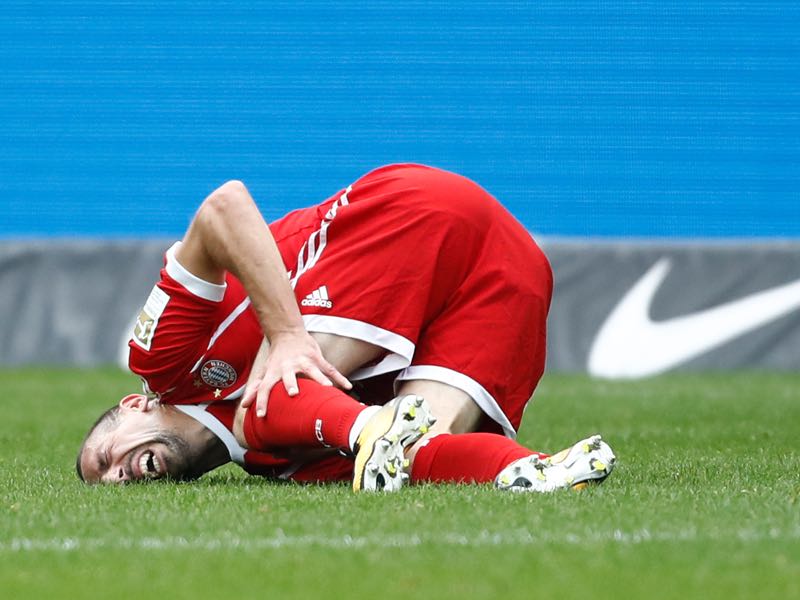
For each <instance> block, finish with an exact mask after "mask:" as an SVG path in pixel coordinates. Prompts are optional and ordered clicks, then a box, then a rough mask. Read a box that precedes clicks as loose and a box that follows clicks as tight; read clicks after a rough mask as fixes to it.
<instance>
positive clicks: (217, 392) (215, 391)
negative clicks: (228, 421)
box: [214, 388, 222, 398]
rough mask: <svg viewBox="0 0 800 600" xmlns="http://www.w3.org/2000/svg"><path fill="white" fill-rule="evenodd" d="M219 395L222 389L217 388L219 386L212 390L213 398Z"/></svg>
mask: <svg viewBox="0 0 800 600" xmlns="http://www.w3.org/2000/svg"><path fill="white" fill-rule="evenodd" d="M220 396H222V390H221V389H219V388H217V389H215V390H214V398H219V397H220Z"/></svg>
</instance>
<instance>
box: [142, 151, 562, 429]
mask: <svg viewBox="0 0 800 600" xmlns="http://www.w3.org/2000/svg"><path fill="white" fill-rule="evenodd" d="M270 230H271V232H272V235H273V236H274V238H275V241H276V243H277V245H278V249H279V250H280V253H281V257H282V259H283V261H284V264H285V266H286V269H287V275H288V277H289V279H290V281H291V283H292V287H293V289H294V292H295V296H296V299H297V302H298V305H299V307H300V312H301V314H302V316H303V321H304V324H305V326H306V329H307V330H308V331H309V332H312V333H313V332H324V333H332V334H337V335H342V336H346V337H351V338H356V339H360V340H363V341H366V342H369V343H371V344H373V345H376V346H379V347H381V348H383V349H384V350H385V354H384V355H383V357H382V358H381V359H380V360H378V361H377V362H376V363H374V364H370V365H365V366H364V367H363V368H361V369H359V370H357V371H356V372H355V373H351V374H349V378H350V379H351V380H353V381H358V380H363V379H371V378H375V377H377V376H378V375H382V374H387V373H393V374H395V375H393V377H394V380H395V384H397V383H399V382H402V381H408V380H413V379H427V380H434V381H441V382H444V383H447V384H449V385H452V386H454V387H457V388H459V389H461V390H463V391H465V392H466V393H468V394H469V395H470V396H471V397H472V398H473V399H474V400H475V402H476V403H477V404H478V405H479V406H480V407H481V409H482V410H483V412H484V413H485V415H486V417H487V418H486V419H485V423H484V426H483V429H484V430H486V431H503V432H504V433H506V435H509V436H514V435H515V432H516V429H517V427H518V426H519V423H520V420H521V418H522V414H523V410H524V408H525V405H526V404H527V402H528V400H529V399H530V397H531V395H532V393H533V390H534V388H535V387H536V384H537V382H538V381H539V378H540V377H541V375H542V373H543V370H544V361H545V339H546V318H547V311H548V309H549V304H550V297H551V294H552V275H551V272H550V267H549V264H548V262H547V259H546V258H545V256H544V254H543V253H542V252H541V250H540V249H539V248H538V247H537V246H536V244H535V243H534V241H533V239H532V238H531V236H530V234H529V233H528V232H527V231H526V230H525V229H524V228H523V227H522V225H520V224H519V223H518V222H517V221H516V220H515V219H514V218H513V217H512V216H511V214H510V213H508V211H506V210H505V209H504V208H503V207H502V206H501V205H500V204H499V203H498V202H497V201H496V200H495V199H494V198H492V197H491V196H490V195H489V194H488V193H487V192H486V191H485V190H483V189H482V188H480V187H479V186H478V185H476V184H475V183H473V182H472V181H470V180H468V179H466V178H464V177H461V176H459V175H456V174H453V173H449V172H446V171H442V170H439V169H434V168H430V167H425V166H421V165H391V166H387V167H383V168H380V169H377V170H375V171H372V172H371V173H368V174H367V175H365V176H364V177H362V178H361V179H359V180H358V181H356V182H355V183H354V184H352V185H351V186H348V187H347V188H346V189H344V190H341V191H339V192H337V193H336V194H334V195H333V196H331V197H330V198H328V199H327V200H325V201H324V202H322V203H321V204H319V205H317V206H312V207H310V208H305V209H301V210H296V211H293V212H291V213H289V214H288V215H286V216H285V217H284V218H282V219H280V220H279V221H276V222H275V223H272V224H270ZM174 251H175V246H173V247H172V248H171V249H170V250H169V251H167V254H166V259H165V266H164V268H163V269H162V270H161V279H160V281H159V282H158V283H157V284H156V287H155V288H154V289H153V291H152V293H151V294H150V297H149V298H148V300H147V302H146V303H145V306H144V308H143V310H142V312H141V313H140V315H139V318H138V321H137V323H136V326H135V328H134V332H133V338H132V340H131V342H130V344H129V345H130V349H131V352H130V368H131V370H132V371H133V372H134V373H137V374H138V375H140V376H141V377H142V379H143V380H144V382H145V386H146V388H147V391H150V392H153V393H156V394H158V395H159V397H160V398H161V400H162V401H163V402H167V403H171V404H202V403H213V402H217V401H221V400H233V399H237V398H239V397H241V395H242V393H243V390H244V385H245V383H246V381H247V378H248V376H249V372H250V367H251V364H252V361H253V359H254V357H255V354H256V352H257V350H258V348H259V345H260V343H261V340H262V336H263V334H262V332H261V330H260V327H259V325H258V322H257V320H256V318H255V314H254V313H253V311H252V310H251V308H250V301H249V299H248V298H247V295H246V293H245V291H244V289H243V287H242V285H241V283H239V281H237V280H236V278H235V277H233V276H232V275H230V274H228V275H227V276H226V283H225V284H223V285H214V284H211V283H208V282H205V281H202V280H200V279H198V278H197V277H195V276H194V275H192V274H191V273H189V272H188V271H187V270H186V269H184V268H183V267H182V266H181V265H180V264H179V263H178V262H177V261H176V260H175V256H174V254H175V252H174ZM389 399H390V397H386V398H382V399H381V400H380V401H382V402H385V401H388V400H389Z"/></svg>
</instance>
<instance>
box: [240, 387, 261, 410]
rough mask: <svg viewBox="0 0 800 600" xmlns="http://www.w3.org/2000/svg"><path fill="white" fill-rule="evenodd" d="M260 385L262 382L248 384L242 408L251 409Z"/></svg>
mask: <svg viewBox="0 0 800 600" xmlns="http://www.w3.org/2000/svg"><path fill="white" fill-rule="evenodd" d="M260 383H261V381H260V380H257V381H249V382H248V383H247V386H246V387H245V388H244V395H243V396H242V402H241V405H242V408H249V407H250V406H251V405H252V404H253V400H255V399H256V391H257V390H258V385H259V384H260Z"/></svg>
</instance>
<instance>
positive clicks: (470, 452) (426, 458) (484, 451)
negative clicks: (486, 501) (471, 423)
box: [411, 433, 547, 483]
mask: <svg viewBox="0 0 800 600" xmlns="http://www.w3.org/2000/svg"><path fill="white" fill-rule="evenodd" d="M531 454H538V455H539V456H540V457H541V458H545V457H547V455H546V454H542V453H540V452H534V451H533V450H529V449H528V448H525V447H524V446H520V445H519V444H518V443H517V442H515V441H514V440H511V439H509V438H507V437H504V436H502V435H498V434H495V433H464V434H459V435H451V434H447V433H445V434H441V435H437V436H435V437H433V438H431V439H430V441H429V442H428V443H427V444H426V445H424V446H423V447H422V448H420V449H419V450H418V451H417V455H416V456H415V457H414V465H413V466H412V470H411V480H412V481H414V482H415V483H422V482H426V481H429V482H436V483H486V482H490V481H494V478H495V477H497V474H498V473H500V471H502V470H503V469H504V468H505V467H507V466H508V465H509V464H511V463H512V462H514V461H515V460H517V459H519V458H523V457H525V456H530V455H531Z"/></svg>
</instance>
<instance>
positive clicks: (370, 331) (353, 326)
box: [303, 315, 414, 381]
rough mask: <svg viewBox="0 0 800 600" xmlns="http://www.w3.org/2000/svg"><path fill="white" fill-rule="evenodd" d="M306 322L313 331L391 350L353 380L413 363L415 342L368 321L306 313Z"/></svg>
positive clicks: (352, 374)
mask: <svg viewBox="0 0 800 600" xmlns="http://www.w3.org/2000/svg"><path fill="white" fill-rule="evenodd" d="M303 324H304V325H305V327H306V331H308V332H309V333H311V332H314V333H332V334H335V335H341V336H343V337H349V338H355V339H357V340H361V341H363V342H368V343H370V344H373V345H375V346H379V347H381V348H383V349H384V350H387V351H388V352H389V354H387V355H386V356H385V357H384V358H383V360H381V361H380V362H379V363H378V364H375V365H370V366H368V367H365V368H362V369H358V370H357V371H355V372H353V373H351V374H350V376H349V379H352V380H354V381H358V380H359V379H367V378H368V377H375V376H376V375H382V374H383V373H391V372H392V371H399V370H400V369H404V368H406V367H407V366H408V365H410V364H411V359H412V358H413V356H414V342H412V341H411V340H409V339H408V338H405V337H403V336H402V335H398V334H396V333H394V332H392V331H389V330H387V329H382V328H381V327H377V326H375V325H372V324H370V323H365V322H364V321H357V320H356V319H347V318H345V317H335V316H331V315H303Z"/></svg>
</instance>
